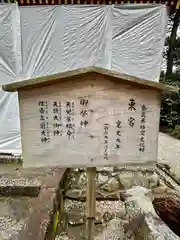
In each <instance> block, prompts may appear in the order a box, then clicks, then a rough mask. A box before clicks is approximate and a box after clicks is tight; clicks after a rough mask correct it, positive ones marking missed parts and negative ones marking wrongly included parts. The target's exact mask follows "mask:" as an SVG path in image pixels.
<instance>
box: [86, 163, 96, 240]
mask: <svg viewBox="0 0 180 240" xmlns="http://www.w3.org/2000/svg"><path fill="white" fill-rule="evenodd" d="M95 212H96V168H95V167H89V168H87V199H86V239H87V240H93V239H94V220H95Z"/></svg>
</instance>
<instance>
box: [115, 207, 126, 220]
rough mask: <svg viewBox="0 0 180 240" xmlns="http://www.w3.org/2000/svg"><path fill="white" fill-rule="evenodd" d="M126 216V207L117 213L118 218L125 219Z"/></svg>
mask: <svg viewBox="0 0 180 240" xmlns="http://www.w3.org/2000/svg"><path fill="white" fill-rule="evenodd" d="M125 215H126V209H125V207H121V208H120V209H119V211H118V212H116V217H118V218H121V219H124V217H125Z"/></svg>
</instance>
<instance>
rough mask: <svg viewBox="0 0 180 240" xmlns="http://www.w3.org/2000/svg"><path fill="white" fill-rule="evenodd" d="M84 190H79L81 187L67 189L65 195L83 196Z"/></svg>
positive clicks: (71, 196)
mask: <svg viewBox="0 0 180 240" xmlns="http://www.w3.org/2000/svg"><path fill="white" fill-rule="evenodd" d="M84 192H85V190H81V189H69V190H68V191H67V192H66V197H69V198H79V197H80V196H81V197H82V196H84V195H85V193H84Z"/></svg>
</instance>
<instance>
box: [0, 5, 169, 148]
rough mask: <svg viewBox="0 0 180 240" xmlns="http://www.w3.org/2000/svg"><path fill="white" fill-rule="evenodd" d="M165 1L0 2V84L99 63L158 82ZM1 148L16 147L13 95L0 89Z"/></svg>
mask: <svg viewBox="0 0 180 240" xmlns="http://www.w3.org/2000/svg"><path fill="white" fill-rule="evenodd" d="M167 20H168V12H167V9H166V7H165V6H164V5H99V6H98V5H94V6H93V5H59V6H31V7H30V6H28V7H17V5H15V4H8V5H0V79H1V84H4V83H7V82H12V81H17V80H19V79H29V78H31V77H37V76H44V75H49V74H53V73H57V72H61V71H67V70H69V69H76V68H80V67H86V66H91V65H95V66H99V67H103V68H108V69H112V70H117V71H120V72H123V73H126V74H129V75H133V76H136V77H139V78H143V79H149V80H153V81H158V79H159V75H160V66H161V60H162V50H163V45H164V40H165V27H166V24H167ZM0 121H1V122H0V126H1V131H0V151H6V152H7V151H13V150H17V151H20V149H21V145H20V126H19V125H20V124H19V112H18V101H17V94H16V93H13V94H11V93H5V92H2V91H1V92H0Z"/></svg>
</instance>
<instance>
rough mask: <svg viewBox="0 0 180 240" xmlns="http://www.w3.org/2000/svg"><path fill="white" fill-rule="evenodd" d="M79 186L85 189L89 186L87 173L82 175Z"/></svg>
mask: <svg viewBox="0 0 180 240" xmlns="http://www.w3.org/2000/svg"><path fill="white" fill-rule="evenodd" d="M78 185H79V186H80V187H85V186H86V185H87V175H86V173H85V172H83V173H81V175H80V177H79V180H78Z"/></svg>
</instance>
